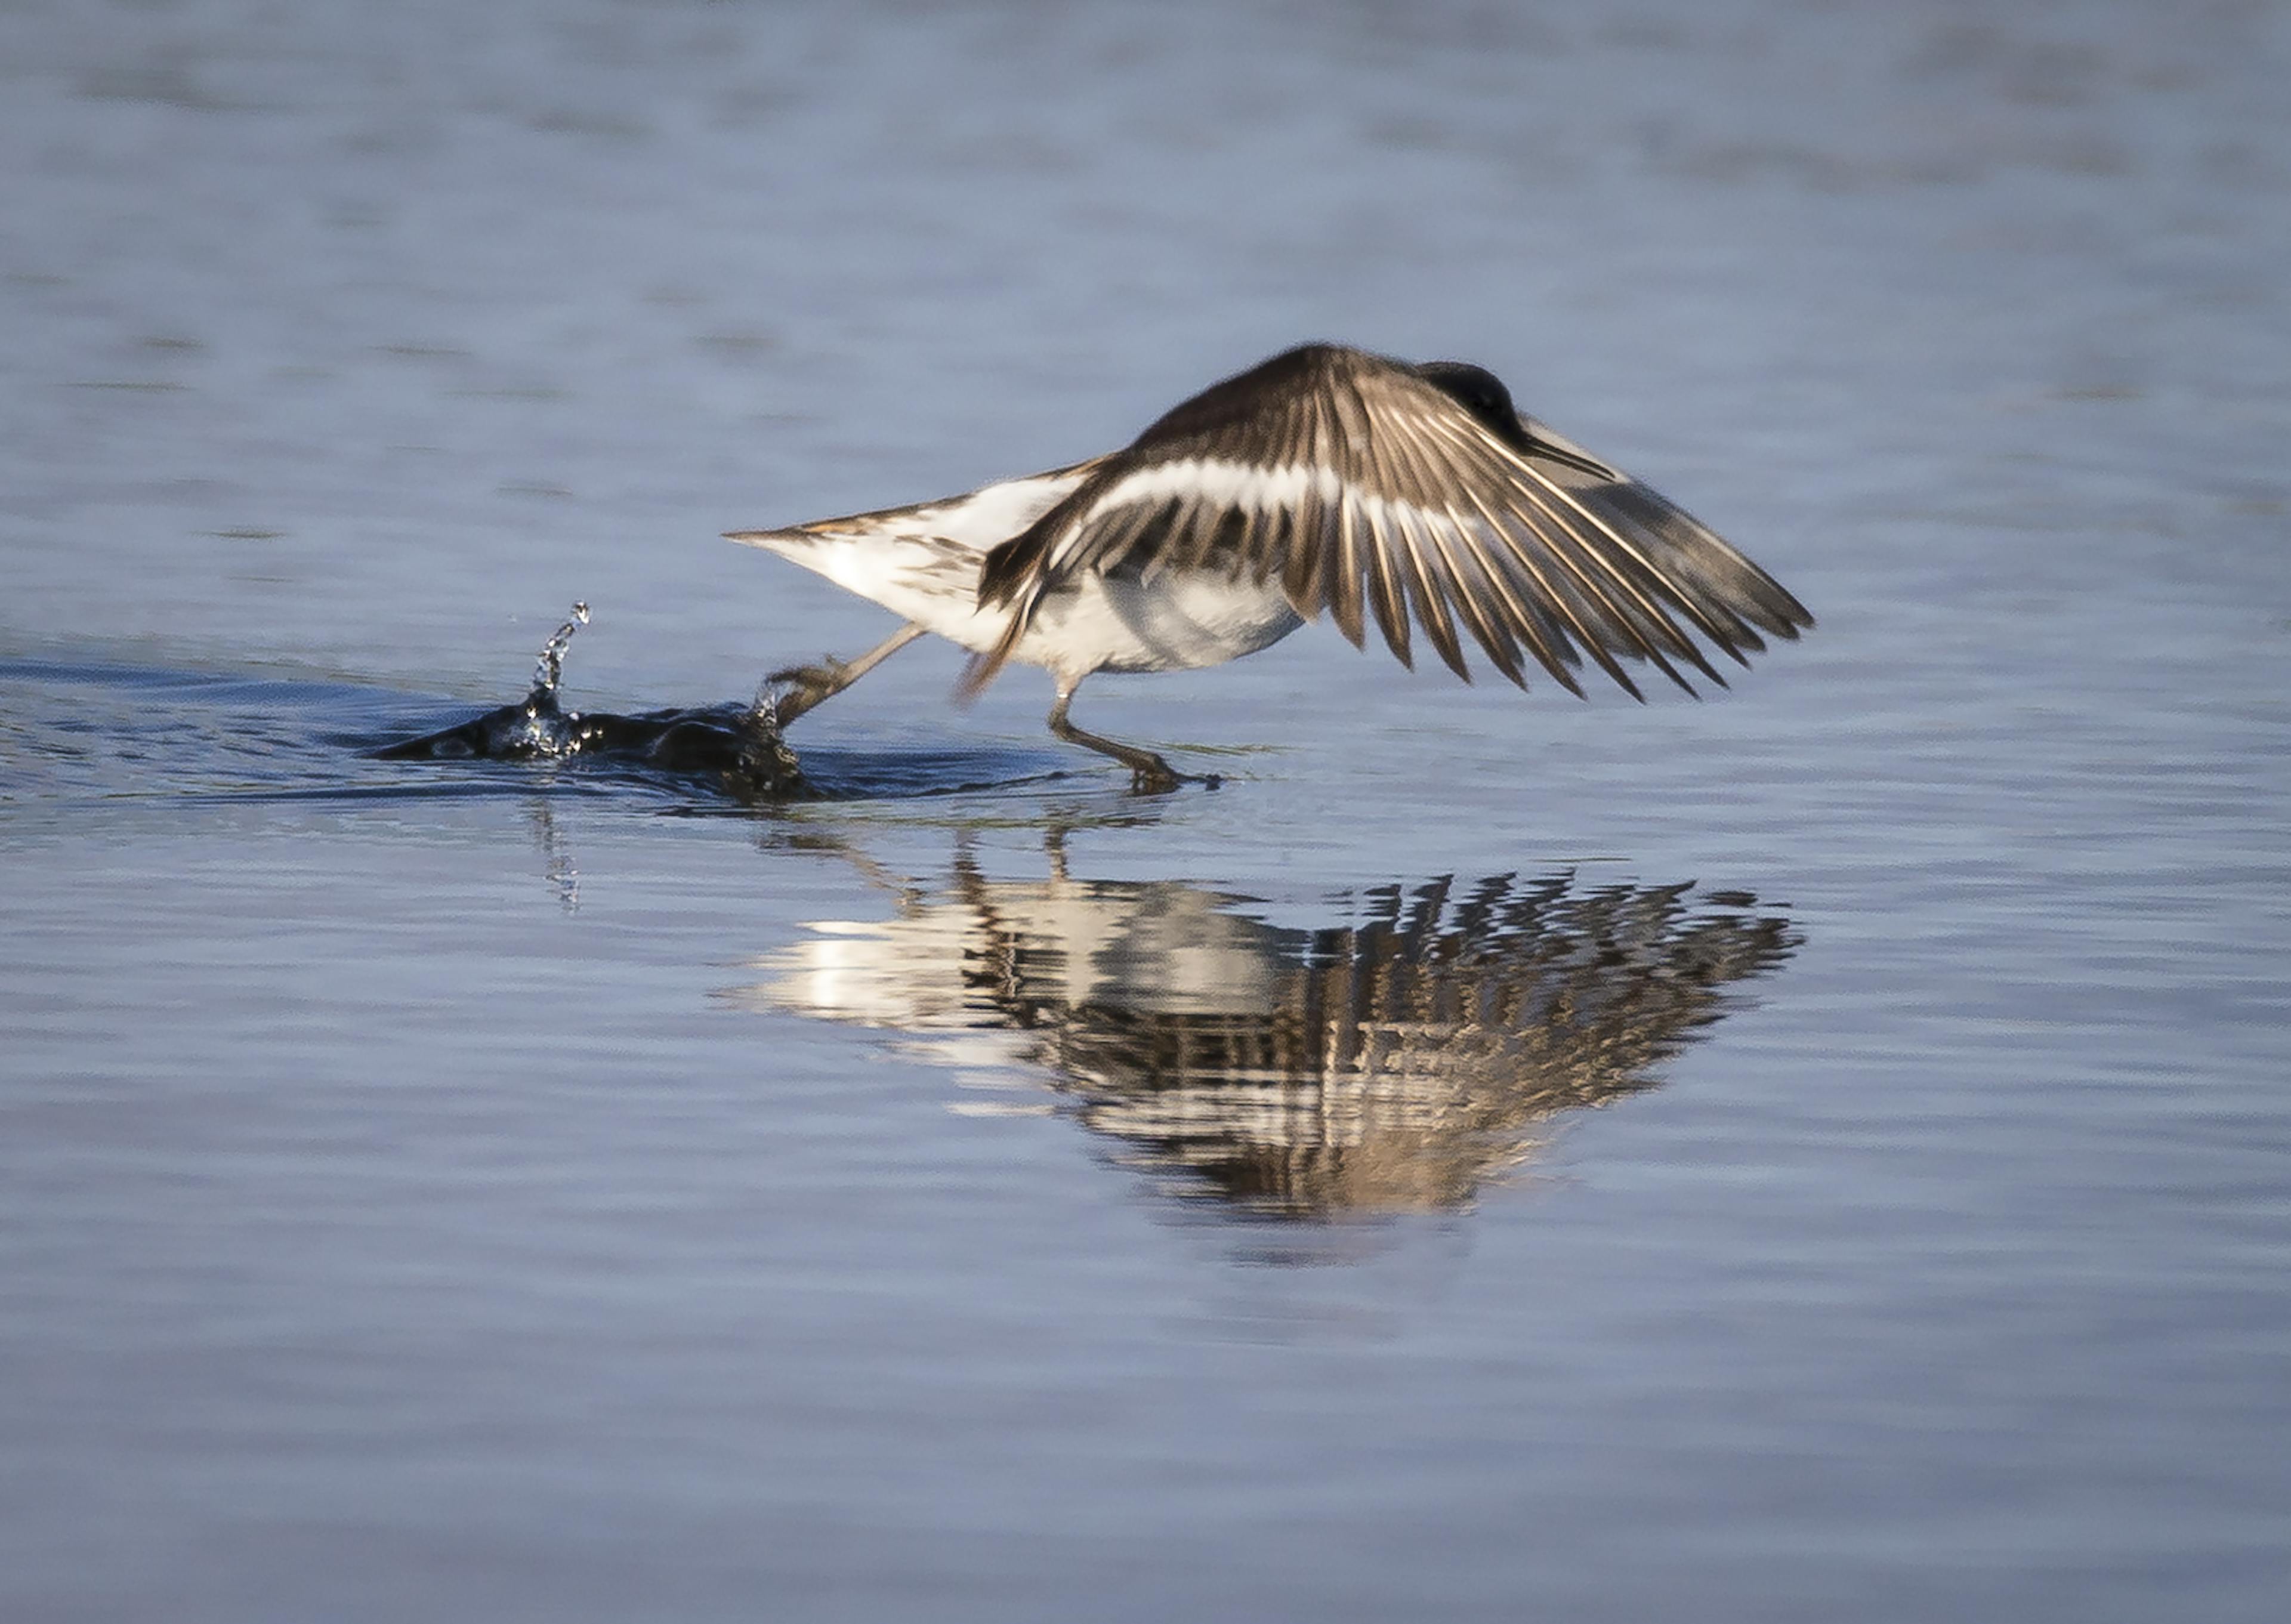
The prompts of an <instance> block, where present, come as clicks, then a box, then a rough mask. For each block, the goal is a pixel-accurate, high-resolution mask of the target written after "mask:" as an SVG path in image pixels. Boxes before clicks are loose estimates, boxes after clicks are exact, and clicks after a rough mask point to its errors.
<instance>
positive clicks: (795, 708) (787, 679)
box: [764, 655, 852, 728]
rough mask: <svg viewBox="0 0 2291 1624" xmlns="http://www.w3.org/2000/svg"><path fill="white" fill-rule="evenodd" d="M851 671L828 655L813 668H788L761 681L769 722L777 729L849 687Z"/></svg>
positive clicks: (798, 666)
mask: <svg viewBox="0 0 2291 1624" xmlns="http://www.w3.org/2000/svg"><path fill="white" fill-rule="evenodd" d="M851 681H852V676H851V668H850V666H849V665H848V664H847V663H845V662H843V661H841V660H839V659H837V658H835V657H834V656H833V655H824V656H822V657H821V659H820V660H819V662H818V663H816V664H815V665H790V666H786V667H784V668H783V669H782V670H779V671H774V672H772V673H771V675H769V676H768V677H766V678H765V679H764V691H765V693H767V694H768V695H770V705H771V712H772V718H773V720H775V721H776V722H777V723H778V724H779V725H780V726H781V727H783V728H784V727H786V726H787V725H788V723H790V722H792V721H793V720H795V719H796V718H797V717H799V716H801V715H802V714H803V713H804V712H807V711H808V710H810V709H811V708H812V707H813V706H815V705H816V704H818V703H820V702H821V701H823V700H825V699H829V698H832V697H833V696H834V695H837V694H840V693H841V692H842V691H843V690H844V689H845V688H847V687H850V686H851Z"/></svg>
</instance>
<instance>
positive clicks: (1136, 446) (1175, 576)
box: [726, 343, 1813, 792]
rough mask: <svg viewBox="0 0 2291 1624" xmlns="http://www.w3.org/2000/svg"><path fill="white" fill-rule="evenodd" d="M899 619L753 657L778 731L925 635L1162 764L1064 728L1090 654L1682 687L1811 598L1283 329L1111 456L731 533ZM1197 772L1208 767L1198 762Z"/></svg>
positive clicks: (1516, 436)
mask: <svg viewBox="0 0 2291 1624" xmlns="http://www.w3.org/2000/svg"><path fill="white" fill-rule="evenodd" d="M726 534H727V539H728V540H731V541H735V542H738V543H744V544H745V545H748V546H752V547H760V548H763V549H766V550H767V551H771V552H775V553H777V554H778V555H779V556H780V557H782V558H784V559H790V560H792V562H794V563H797V564H800V565H802V566H803V567H806V568H808V569H810V570H813V571H815V572H816V573H817V574H819V575H824V576H825V577H826V578H827V579H828V580H830V581H832V582H834V583H836V584H838V585H840V586H842V587H844V588H847V589H848V590H849V591H853V592H856V593H857V594H858V595H859V596H861V597H863V598H867V599H872V600H873V601H874V602H876V603H879V604H880V605H882V606H883V607H885V608H888V609H889V610H890V611H891V612H892V613H894V614H896V615H899V616H900V617H901V618H902V619H903V621H904V624H903V625H902V626H901V627H900V628H899V630H898V631H896V632H894V633H892V634H891V636H890V637H888V639H885V640H884V641H883V642H881V643H880V644H879V645H877V646H876V647H874V648H872V649H870V650H869V651H868V652H867V653H865V654H864V655H860V656H859V657H857V658H856V659H854V660H850V661H848V662H847V661H837V660H828V661H824V662H823V663H817V664H812V665H804V666H797V667H792V668H789V669H787V670H785V671H776V672H774V673H773V676H772V678H771V680H772V681H774V682H776V683H780V684H784V685H789V686H788V687H787V688H786V691H785V692H784V693H783V694H781V695H779V699H778V706H777V710H776V720H777V721H778V722H779V723H780V724H781V725H782V726H784V725H785V724H787V723H788V722H791V721H792V720H795V719H796V718H797V717H799V716H800V715H802V714H804V713H805V712H808V711H810V710H811V709H813V708H814V707H815V706H816V705H818V704H819V703H822V702H823V701H824V700H826V699H828V698H830V697H832V695H835V694H838V693H840V692H841V691H842V690H843V689H845V688H847V687H849V686H850V685H851V684H852V683H853V682H855V681H856V680H858V679H859V678H860V677H862V676H864V674H865V673H866V672H868V671H872V669H873V668H874V667H875V666H877V665H879V664H880V663H882V662H883V661H884V660H886V659H888V658H889V657H890V656H891V655H893V654H896V652H897V651H898V650H899V649H901V648H904V647H906V646H907V645H908V644H909V643H911V642H913V641H914V640H915V639H917V638H920V637H921V636H923V635H924V634H925V633H926V632H929V633H935V634H936V635H937V636H940V637H943V638H945V639H949V640H951V641H953V642H954V643H957V644H959V645H961V647H964V648H966V649H968V650H969V651H970V655H971V658H970V661H969V664H968V666H967V667H966V669H965V671H964V672H963V675H962V677H961V679H960V681H959V682H958V684H957V687H956V690H955V694H956V697H957V699H958V700H959V701H960V702H962V703H968V702H969V701H970V700H972V699H975V698H976V697H977V695H979V694H980V693H982V692H984V691H985V687H986V686H987V685H988V684H989V683H990V682H992V681H993V679H994V678H995V676H996V675H997V674H998V673H999V672H1000V671H1001V670H1002V668H1003V667H1004V666H1005V665H1008V664H1009V663H1013V662H1015V663H1018V664H1022V665H1038V666H1041V667H1043V668H1045V669H1046V670H1047V671H1049V673H1050V676H1051V679H1052V680H1053V683H1054V685H1055V694H1056V697H1055V700H1054V702H1053V703H1052V704H1051V706H1050V712H1049V730H1050V732H1051V733H1052V734H1053V735H1055V736H1057V737H1058V738H1059V739H1062V740H1064V741H1065V742H1067V743H1069V744H1077V745H1081V746H1083V747H1085V748H1088V749H1089V750H1093V751H1097V752H1099V753H1101V754H1103V755H1105V756H1108V757H1111V758H1112V759H1113V760H1115V761H1118V762H1120V763H1121V764H1122V765H1123V766H1125V767H1127V768H1129V769H1130V773H1131V786H1132V788H1133V789H1134V790H1136V791H1138V792H1167V791H1170V790H1173V789H1175V788H1176V787H1177V786H1178V784H1179V783H1180V782H1182V781H1183V777H1184V776H1183V775H1181V774H1179V773H1178V772H1177V771H1176V769H1174V768H1171V767H1170V764H1169V762H1168V761H1166V760H1163V759H1162V757H1161V756H1160V755H1158V754H1156V753H1155V752H1153V751H1150V750H1146V749H1144V748H1142V747H1140V746H1138V745H1135V744H1124V743H1121V742H1120V741H1117V740H1114V739H1109V738H1105V737H1103V736H1099V735H1097V734H1095V733H1090V732H1087V731H1085V730H1083V729H1082V728H1080V727H1077V726H1076V725H1075V724H1074V722H1073V720H1072V718H1071V716H1070V715H1069V711H1070V708H1071V706H1072V704H1073V696H1074V692H1075V690H1076V688H1078V687H1080V686H1081V683H1082V681H1083V679H1086V678H1088V677H1089V676H1091V675H1092V674H1094V673H1096V672H1097V671H1184V670H1193V669H1197V668H1200V667H1204V666H1211V665H1219V664H1223V663H1226V661H1229V660H1234V659H1238V658H1240V657H1241V656H1242V655H1249V654H1254V653H1256V652H1257V651H1258V650H1259V649H1263V648H1266V647H1270V646H1272V645H1273V644H1274V643H1277V642H1279V641H1280V640H1281V639H1282V638H1285V637H1287V636H1288V635H1289V634H1290V632H1292V631H1296V630H1297V629H1298V627H1299V626H1301V625H1303V624H1304V623H1306V622H1307V621H1312V620H1316V619H1318V618H1320V617H1321V616H1322V615H1327V616H1328V617H1329V618H1330V619H1331V620H1333V621H1334V622H1335V623H1336V625H1337V629H1338V631H1340V632H1342V633H1343V634H1344V636H1345V637H1346V639H1349V640H1350V641H1351V642H1352V644H1353V645H1354V646H1355V647H1365V643H1366V636H1367V629H1368V624H1369V623H1370V621H1371V619H1372V620H1373V621H1374V623H1375V626H1376V629H1377V630H1378V631H1379V632H1380V633H1381V634H1382V636H1383V639H1384V641H1385V642H1386V643H1387V645H1388V646H1389V647H1390V648H1391V650H1392V652H1393V654H1394V655H1396V656H1398V658H1399V660H1400V662H1401V663H1402V664H1403V665H1405V666H1409V667H1411V669H1412V668H1413V666H1414V664H1415V653H1416V644H1417V638H1418V635H1419V633H1420V634H1421V637H1422V639H1423V640H1424V641H1425V642H1426V643H1428V644H1429V645H1430V646H1431V647H1432V649H1433V650H1434V652H1435V653H1436V654H1437V655H1439V657H1440V659H1441V660H1442V662H1443V663H1445V664H1446V665H1447V666H1448V667H1449V668H1450V669H1451V671H1454V672H1455V673H1456V674H1457V675H1458V676H1459V677H1460V678H1462V679H1464V680H1465V681H1467V682H1468V681H1470V680H1471V679H1472V672H1471V669H1470V666H1469V664H1468V663H1467V658H1466V655H1465V641H1466V639H1469V640H1470V642H1471V643H1473V644H1474V645H1475V646H1476V647H1478V649H1479V650H1480V651H1481V652H1482V653H1483V655H1485V656H1486V658H1487V660H1488V662H1489V663H1491V665H1493V666H1494V668H1495V669H1496V670H1497V671H1499V672H1501V673H1502V674H1503V675H1504V676H1505V677H1506V678H1507V679H1510V680H1511V681H1512V682H1513V683H1515V684H1516V685H1517V686H1518V687H1521V688H1523V689H1524V688H1526V687H1528V683H1529V673H1530V671H1531V670H1537V669H1539V670H1540V671H1541V672H1542V674H1544V675H1546V676H1548V677H1549V678H1550V679H1552V680H1553V681H1555V682H1556V683H1557V684H1558V685H1559V686H1560V687H1564V688H1565V689H1567V690H1568V691H1569V692H1570V693H1572V694H1574V695H1576V696H1577V697H1579V698H1580V697H1582V696H1583V695H1584V690H1583V685H1582V683H1581V681H1580V679H1579V675H1578V673H1579V672H1580V671H1582V670H1583V665H1584V661H1585V660H1586V659H1587V658H1588V660H1589V662H1590V663H1592V664H1594V665H1596V666H1597V667H1598V669H1599V670H1600V671H1603V672H1604V673H1605V675H1606V676H1607V677H1608V678H1609V679H1612V681H1613V682H1615V683H1616V684H1617V685H1618V686H1620V687H1621V688H1622V689H1623V690H1624V691H1625V692H1626V693H1628V694H1629V695H1631V696H1632V697H1633V698H1635V699H1638V700H1641V701H1642V702H1644V699H1645V697H1646V696H1645V695H1644V693H1643V692H1642V691H1641V689H1640V687H1639V686H1638V684H1637V683H1636V681H1634V680H1633V679H1632V677H1631V674H1630V672H1629V671H1627V670H1626V669H1625V665H1624V663H1625V662H1626V661H1628V662H1632V663H1643V664H1646V665H1651V666H1652V667H1653V668H1654V669H1655V670H1656V671H1660V672H1661V673H1662V674H1663V675H1664V676H1665V677H1667V678H1668V679H1670V680H1671V681H1672V682H1673V683H1675V684H1676V685H1677V686H1678V687H1681V688H1683V689H1684V690H1685V691H1686V692H1687V693H1689V694H1693V693H1695V692H1696V690H1695V687H1694V686H1693V681H1692V677H1691V676H1690V674H1689V673H1690V671H1691V672H1692V673H1693V675H1697V676H1700V677H1701V678H1703V679H1707V680H1708V681H1710V682H1711V683H1714V684H1716V686H1718V687H1725V686H1726V683H1725V679H1724V677H1723V676H1721V675H1720V673H1719V671H1718V669H1717V667H1716V665H1715V664H1714V663H1712V660H1711V658H1710V655H1708V654H1706V653H1705V652H1704V651H1703V649H1702V647H1700V645H1699V644H1698V642H1697V640H1696V639H1697V638H1698V637H1699V638H1700V639H1701V640H1702V641H1703V642H1707V643H1708V644H1709V645H1710V647H1711V650H1712V651H1713V652H1715V653H1716V654H1719V655H1724V656H1726V657H1728V658H1731V659H1732V661H1733V662H1734V663H1737V664H1740V665H1742V666H1746V667H1747V666H1748V663H1749V660H1748V656H1749V655H1752V654H1756V653H1760V652H1763V651H1764V648H1765V647H1766V644H1765V640H1764V639H1765V638H1767V637H1773V638H1778V639H1791V640H1794V639H1797V636H1798V634H1799V633H1800V632H1801V631H1806V630H1810V629H1811V628H1812V627H1813V615H1811V614H1809V613H1808V612H1807V610H1806V608H1805V606H1804V605H1803V604H1801V603H1800V602H1799V601H1798V600H1797V599H1796V598H1794V597H1792V596H1791V595H1790V593H1789V591H1785V590H1784V589H1783V588H1782V586H1781V584H1780V583H1777V582H1776V581H1775V580H1774V579H1773V577H1772V576H1771V575H1767V574H1766V572H1765V571H1764V570H1763V569H1761V568H1759V567H1757V566H1756V564H1754V563H1752V562H1751V561H1750V560H1749V559H1747V558H1745V557H1744V556H1743V555H1742V554H1741V553H1740V552H1738V551H1735V550H1734V548H1732V546H1730V545H1728V544H1727V543H1725V542H1724V541H1723V540H1721V539H1720V538H1719V536H1718V535H1716V533H1715V532H1713V531H1711V530H1710V529H1709V528H1708V527H1706V526H1704V525H1703V524H1701V523H1700V521H1699V520H1697V519H1693V518H1692V517H1691V516H1689V515H1688V514H1687V513H1686V512H1685V511H1684V510H1683V509H1681V508H1679V507H1677V506H1676V505H1674V504H1673V503H1672V502H1669V501H1668V500H1667V499H1665V498H1664V497H1662V496H1661V495H1660V494H1657V493H1656V492H1654V491H1653V490H1652V489H1650V488H1649V487H1648V486H1645V485H1644V484H1642V483H1641V482H1640V481H1638V480H1636V479H1634V478H1631V477H1630V476H1629V475H1628V474H1625V473H1623V472H1621V471H1620V470H1617V469H1615V468H1613V467H1612V466H1611V465H1609V464H1608V463H1606V462H1603V461H1601V460H1600V459H1599V458H1597V457H1595V456H1593V455H1592V454H1590V453H1588V452H1587V451H1585V450H1584V449H1583V448H1582V447H1580V446H1577V445H1576V444H1575V443H1574V442H1573V441H1572V440H1569V439H1567V438H1564V437H1563V436H1561V435H1560V434H1558V433H1557V432H1556V431H1555V430H1552V429H1550V428H1548V427H1547V426H1546V425H1545V424H1543V423H1542V422H1539V421H1537V420H1536V419H1535V418H1533V417H1530V416H1528V415H1526V414H1524V413H1523V412H1521V411H1519V410H1518V409H1517V407H1516V406H1514V404H1513V402H1512V396H1511V392H1510V390H1508V389H1507V387H1506V386H1505V385H1504V383H1503V382H1501V381H1500V380H1499V379H1498V378H1497V377H1496V376H1495V374H1492V373H1491V372H1489V371H1488V370H1487V369H1486V368H1484V367H1482V366H1475V365H1474V364H1472V363H1470V362H1464V361H1429V362H1421V363H1417V362H1409V361H1403V360H1398V359H1395V358H1392V357H1389V356H1383V355H1378V354H1374V353H1371V351H1368V350H1356V349H1353V348H1350V347H1348V346H1345V345H1340V344H1330V343H1308V344H1301V345H1298V346H1297V347H1296V348H1294V349H1290V350H1284V351H1282V353H1281V354H1279V355H1276V356H1274V357H1272V358H1270V359H1267V360H1265V361H1262V362H1259V363H1258V365H1256V366H1252V367H1250V368H1249V369H1248V370H1246V371H1244V372H1240V373H1236V374H1234V375H1233V376H1231V377H1229V378H1226V379H1225V380H1223V381H1222V382H1218V383H1214V384H1212V385H1210V387H1209V388H1208V389H1205V390H1202V392H1201V393H1199V394H1197V395H1195V396H1194V397H1193V398H1190V399H1188V400H1186V401H1183V402H1181V403H1180V404H1179V405H1178V406H1174V407H1172V408H1171V409H1170V411H1168V412H1166V413H1164V414H1162V416H1161V417H1160V418H1158V419H1156V420H1155V421H1154V422H1153V423H1152V424H1150V425H1149V426H1148V427H1147V428H1146V429H1145V431H1144V432H1143V433H1141V434H1139V435H1138V436H1137V438H1136V439H1134V440H1132V441H1131V442H1130V443H1129V445H1128V446H1124V447H1122V448H1121V450H1118V451H1113V452H1108V453H1106V454H1104V455H1101V456H1096V457H1092V458H1090V459H1089V460H1088V461H1087V462H1076V463H1073V464H1071V465H1069V466H1066V467H1064V468H1057V469H1053V470H1050V471H1049V472H1047V473H1040V474H1034V475H1031V476H1028V477H1025V478H1014V479H1006V480H1001V481H998V482H996V483H993V484H990V485H986V486H982V487H980V488H979V489H977V490H975V491H972V492H969V494H964V495H960V496H951V497H946V498H944V499H942V500H939V501H936V502H922V503H919V504H917V505H914V506H911V507H903V508H888V509H883V510H880V511H874V512H868V513H858V514H852V515H849V516H847V517H844V518H840V519H816V520H813V521H811V522H809V523H808V524H800V525H797V526H794V527H791V528H787V529H780V530H736V531H729V532H727V533H726ZM1204 782H1211V783H1213V782H1214V780H1204Z"/></svg>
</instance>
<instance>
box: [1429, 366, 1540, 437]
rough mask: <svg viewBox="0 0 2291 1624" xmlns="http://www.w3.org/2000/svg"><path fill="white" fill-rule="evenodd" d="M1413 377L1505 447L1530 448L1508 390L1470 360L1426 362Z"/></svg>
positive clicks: (1483, 368)
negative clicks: (1454, 403)
mask: <svg viewBox="0 0 2291 1624" xmlns="http://www.w3.org/2000/svg"><path fill="white" fill-rule="evenodd" d="M1416 375H1417V376H1418V377H1419V378H1421V379H1423V380H1424V381H1425V382H1427V383H1429V384H1431V385H1432V386H1433V387H1434V388H1435V389H1436V390H1440V391H1441V392H1442V393H1443V394H1444V395H1447V396H1448V397H1450V398H1451V399H1453V400H1455V401H1457V402H1458V403H1459V404H1460V405H1461V406H1463V408H1464V409H1465V410H1466V411H1467V412H1469V413H1470V414H1472V415H1473V416H1474V417H1475V418H1477V419H1478V420H1479V421H1480V422H1481V423H1482V424H1483V426H1484V427H1485V428H1486V429H1487V430H1488V431H1489V432H1490V433H1491V434H1493V435H1494V436H1495V437H1496V438H1498V439H1499V440H1501V441H1503V442H1504V444H1506V445H1507V446H1514V447H1515V448H1517V449H1518V450H1521V451H1527V450H1530V449H1531V448H1532V442H1531V441H1530V440H1529V438H1528V436H1527V430H1524V429H1523V428H1521V427H1520V426H1519V410H1518V408H1517V407H1515V406H1513V405H1512V403H1511V391H1510V390H1507V389H1506V388H1505V387H1504V385H1503V380H1502V379H1501V378H1499V377H1497V376H1496V375H1495V374H1493V373H1491V372H1490V371H1489V370H1488V369H1487V368H1486V367H1484V366H1473V365H1472V364H1471V363H1470V362H1469V361H1427V362H1425V363H1424V364H1423V365H1422V366H1419V367H1418V368H1417V369H1416Z"/></svg>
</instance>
